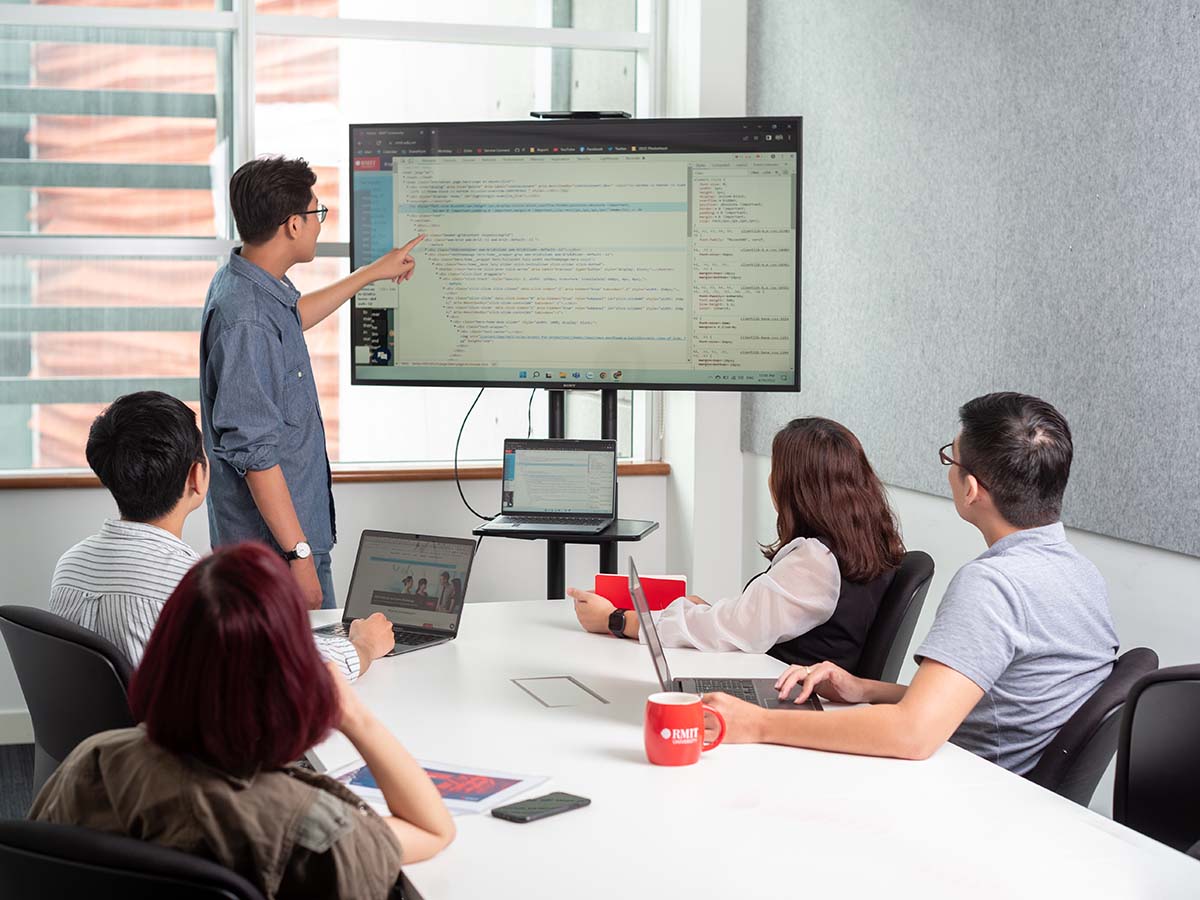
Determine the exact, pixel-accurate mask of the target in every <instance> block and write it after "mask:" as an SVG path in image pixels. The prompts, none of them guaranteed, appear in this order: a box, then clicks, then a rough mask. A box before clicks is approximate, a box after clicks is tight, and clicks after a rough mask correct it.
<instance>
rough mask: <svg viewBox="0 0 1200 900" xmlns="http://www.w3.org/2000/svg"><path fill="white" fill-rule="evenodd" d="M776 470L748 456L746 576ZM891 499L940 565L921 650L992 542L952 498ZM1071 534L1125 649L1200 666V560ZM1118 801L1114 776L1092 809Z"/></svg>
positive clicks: (768, 528) (892, 493)
mask: <svg viewBox="0 0 1200 900" xmlns="http://www.w3.org/2000/svg"><path fill="white" fill-rule="evenodd" d="M770 471H771V461H770V459H768V458H767V457H765V456H758V455H757V454H753V453H746V454H743V468H742V475H743V479H744V480H743V484H744V490H745V498H746V499H745V510H746V525H745V528H746V539H747V540H746V545H745V553H744V556H743V559H742V575H743V577H744V578H749V577H750V575H752V574H754V573H755V572H758V571H760V570H761V569H762V568H763V567H764V565H765V562H764V560H763V558H762V556H761V555H757V554H756V553H755V552H754V549H753V544H752V541H753V540H754V539H755V537H757V540H759V541H765V540H767V539H768V538H774V535H775V514H774V511H773V509H772V507H771V498H770V495H769V494H768V492H767V475H768V474H769V473H770ZM888 494H889V497H890V499H891V502H892V508H893V509H894V510H895V511H896V515H897V516H898V517H899V519H900V525H901V528H902V530H903V533H904V543H905V544H906V545H907V546H908V547H909V548H911V549H913V550H924V551H925V552H926V553H928V554H929V555H930V556H932V557H933V560H934V564H935V566H936V569H935V572H934V576H933V583H932V584H931V585H930V588H929V595H928V596H927V597H926V599H925V607H924V609H923V611H922V614H921V619H920V621H919V622H918V624H917V629H916V631H915V632H914V634H913V647H916V646H917V644H918V643H919V642H920V641H921V640H922V639H923V638H924V637H925V635H926V634H927V633H928V631H929V626H930V625H931V624H932V623H933V616H934V613H935V612H936V611H937V606H938V603H940V602H941V599H942V594H943V593H944V592H945V590H946V585H947V584H949V582H950V578H951V576H953V575H954V573H955V572H956V571H957V570H958V569H959V567H961V566H962V565H963V564H964V563H966V562H968V561H969V560H971V559H973V558H975V557H976V556H978V555H979V554H980V553H982V552H983V551H984V549H985V548H986V545H985V544H984V542H983V538H982V537H980V535H979V532H978V531H976V530H975V529H974V528H973V527H972V526H970V525H968V524H967V523H966V522H964V521H962V520H961V519H960V518H959V517H958V515H957V514H956V513H955V511H954V504H953V503H952V502H951V501H950V500H948V499H946V498H944V497H935V496H932V495H930V494H922V493H918V492H917V491H909V490H905V489H903V488H896V487H889V488H888ZM1067 537H1068V539H1069V540H1070V541H1071V543H1073V544H1074V545H1075V546H1076V548H1078V550H1079V552H1080V553H1082V554H1083V555H1084V556H1086V557H1087V558H1088V559H1090V560H1091V561H1092V562H1093V563H1095V564H1096V566H1097V568H1099V569H1100V572H1101V574H1102V575H1103V576H1104V578H1105V581H1107V582H1108V591H1109V602H1110V604H1111V607H1112V613H1113V619H1114V621H1115V622H1116V626H1117V635H1118V636H1119V637H1120V639H1121V649H1122V650H1129V649H1132V648H1133V647H1150V648H1151V649H1153V650H1154V651H1155V652H1157V653H1158V656H1159V661H1160V664H1161V665H1163V666H1177V665H1184V664H1187V663H1195V662H1200V559H1197V558H1196V557H1192V556H1184V555H1183V554H1181V553H1171V552H1170V551H1167V550H1158V549H1156V548H1154V547H1146V546H1143V545H1141V544H1131V543H1129V542H1127V541H1120V540H1117V539H1116V538H1110V537H1104V536H1103V535H1098V534H1092V533H1090V532H1087V531H1079V530H1078V529H1074V528H1068V529H1067ZM915 668H916V667H915V665H914V664H913V662H912V660H911V659H909V660H908V662H907V663H906V664H905V667H904V669H903V670H902V671H901V675H900V680H901V681H907V680H908V679H909V678H911V677H912V674H913V672H914V671H915ZM1111 799H1112V785H1111V772H1110V777H1109V778H1108V779H1106V780H1105V781H1103V782H1101V784H1100V786H1099V787H1098V788H1097V789H1096V795H1095V798H1094V800H1093V802H1092V808H1093V809H1096V810H1097V811H1099V812H1104V813H1108V812H1109V810H1110V807H1111Z"/></svg>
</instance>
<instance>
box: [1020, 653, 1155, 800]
mask: <svg viewBox="0 0 1200 900" xmlns="http://www.w3.org/2000/svg"><path fill="white" fill-rule="evenodd" d="M1157 668H1158V654H1157V653H1155V652H1154V651H1153V650H1150V649H1148V648H1146V647H1135V648H1134V649H1133V650H1129V651H1127V652H1125V653H1122V654H1121V656H1120V657H1119V658H1118V659H1117V662H1116V664H1115V665H1114V666H1113V669H1112V671H1111V672H1110V673H1109V675H1108V678H1106V679H1105V680H1104V682H1103V684H1101V685H1100V687H1098V688H1096V690H1095V691H1094V692H1093V693H1092V696H1090V697H1088V698H1087V700H1085V701H1084V702H1083V705H1082V706H1080V707H1079V709H1077V710H1075V713H1074V715H1072V716H1071V718H1069V719H1067V721H1066V723H1065V724H1064V725H1063V727H1062V728H1060V729H1059V730H1058V734H1056V735H1055V736H1054V739H1053V740H1052V741H1050V743H1049V744H1047V745H1046V749H1045V750H1043V751H1042V755H1041V757H1040V758H1039V759H1038V761H1037V764H1036V765H1035V766H1034V767H1033V768H1032V769H1030V770H1029V772H1028V773H1026V776H1025V777H1026V778H1028V779H1029V780H1030V781H1032V782H1033V783H1034V784H1040V785H1041V786H1042V787H1044V788H1046V789H1048V790H1051V791H1054V793H1056V794H1060V795H1061V796H1063V797H1066V798H1067V799H1068V800H1074V801H1075V802H1076V803H1078V804H1080V805H1081V806H1087V805H1088V804H1089V803H1091V802H1092V794H1094V793H1095V792H1096V785H1097V784H1098V783H1099V782H1100V778H1101V777H1102V776H1103V775H1104V772H1105V770H1106V769H1107V768H1108V764H1109V763H1111V762H1112V758H1113V756H1114V755H1115V754H1116V752H1117V737H1118V735H1119V734H1120V730H1121V710H1122V708H1123V707H1124V705H1125V702H1126V699H1127V698H1128V697H1129V692H1130V691H1131V690H1132V689H1133V686H1134V684H1135V683H1136V682H1137V680H1138V679H1139V678H1141V677H1142V676H1143V675H1145V674H1146V673H1147V672H1153V671H1154V670H1155V669H1157Z"/></svg>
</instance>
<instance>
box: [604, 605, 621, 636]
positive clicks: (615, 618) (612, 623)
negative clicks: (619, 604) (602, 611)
mask: <svg viewBox="0 0 1200 900" xmlns="http://www.w3.org/2000/svg"><path fill="white" fill-rule="evenodd" d="M608 630H609V631H611V632H612V633H613V634H622V633H624V631H625V610H623V609H614V610H613V611H612V612H611V613H609V614H608Z"/></svg>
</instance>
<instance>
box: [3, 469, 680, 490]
mask: <svg viewBox="0 0 1200 900" xmlns="http://www.w3.org/2000/svg"><path fill="white" fill-rule="evenodd" d="M617 474H618V475H620V476H624V477H626V478H629V477H637V476H644V475H670V474H671V465H670V463H665V462H619V463H617ZM458 477H459V479H460V480H462V481H486V480H488V479H491V480H494V481H499V479H500V467H499V466H497V465H491V464H484V465H480V464H477V463H475V464H467V465H462V464H460V465H459V467H458ZM453 480H454V467H453V466H446V465H427V466H397V465H388V466H384V465H379V466H371V465H354V464H351V463H347V464H344V465H343V464H341V463H335V464H334V466H333V483H334V484H362V483H372V482H391V481H453ZM98 487H100V480H99V479H98V478H96V476H95V475H93V474H92V473H91V472H88V471H85V470H82V469H53V470H49V471H46V472H13V473H11V474H3V473H0V491H4V490H10V491H16V490H37V489H45V490H53V489H63V488H98Z"/></svg>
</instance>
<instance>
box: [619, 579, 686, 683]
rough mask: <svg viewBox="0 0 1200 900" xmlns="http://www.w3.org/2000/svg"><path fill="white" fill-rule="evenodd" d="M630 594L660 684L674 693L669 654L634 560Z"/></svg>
mask: <svg viewBox="0 0 1200 900" xmlns="http://www.w3.org/2000/svg"><path fill="white" fill-rule="evenodd" d="M629 593H630V594H631V595H632V596H633V608H634V609H635V610H636V611H637V617H638V626H639V627H640V628H641V630H642V636H643V637H645V639H646V646H647V647H649V648H650V659H651V661H652V662H653V663H654V671H655V674H657V675H658V683H659V685H660V686H661V687H662V689H663V690H664V691H673V690H674V689H675V688H674V686H673V685H674V679H673V678H672V677H671V667H670V666H668V665H667V654H666V653H664V652H663V645H662V641H661V640H659V637H658V628H657V626H655V624H654V619H653V618H651V616H650V604H649V603H647V602H646V592H645V591H643V590H642V582H641V579H640V578H638V573H637V568H636V567H635V566H634V564H633V558H632V557H630V559H629Z"/></svg>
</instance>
